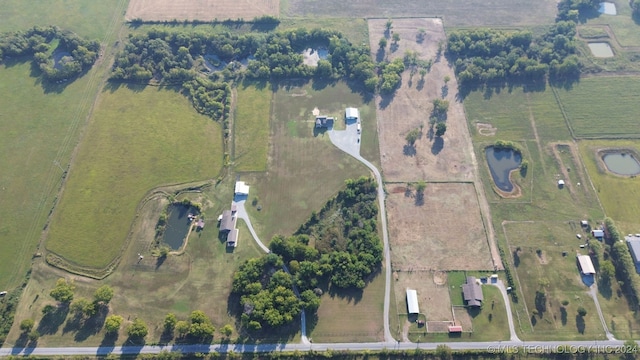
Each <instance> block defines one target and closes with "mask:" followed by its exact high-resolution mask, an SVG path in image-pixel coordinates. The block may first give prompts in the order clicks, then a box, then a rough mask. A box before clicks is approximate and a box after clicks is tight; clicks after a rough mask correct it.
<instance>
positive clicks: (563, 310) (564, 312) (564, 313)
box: [560, 306, 567, 326]
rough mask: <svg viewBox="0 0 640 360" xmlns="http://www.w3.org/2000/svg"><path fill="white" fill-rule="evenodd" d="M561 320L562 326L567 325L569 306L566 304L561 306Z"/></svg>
mask: <svg viewBox="0 0 640 360" xmlns="http://www.w3.org/2000/svg"><path fill="white" fill-rule="evenodd" d="M560 321H561V322H562V326H565V325H567V308H565V307H564V306H560Z"/></svg>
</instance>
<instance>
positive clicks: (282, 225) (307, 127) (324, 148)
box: [243, 83, 377, 242]
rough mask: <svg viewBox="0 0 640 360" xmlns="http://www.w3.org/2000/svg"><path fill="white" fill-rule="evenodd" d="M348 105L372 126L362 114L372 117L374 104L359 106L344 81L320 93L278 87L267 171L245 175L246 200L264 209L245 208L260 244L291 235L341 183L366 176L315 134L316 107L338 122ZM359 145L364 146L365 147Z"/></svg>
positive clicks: (323, 136) (324, 135)
mask: <svg viewBox="0 0 640 360" xmlns="http://www.w3.org/2000/svg"><path fill="white" fill-rule="evenodd" d="M347 104H354V105H357V106H359V107H360V109H361V114H363V115H362V117H363V124H364V123H366V121H369V122H370V124H368V126H375V124H372V123H373V122H374V121H371V120H369V119H372V118H371V117H367V118H366V119H367V120H364V119H365V115H364V114H365V113H366V114H368V115H367V116H370V114H375V112H374V111H373V109H372V108H370V107H372V105H371V104H362V100H361V99H360V96H359V95H358V94H356V93H352V92H351V91H350V90H349V88H348V87H347V86H346V85H344V84H342V83H338V84H337V85H336V86H330V87H326V88H324V89H314V88H313V87H312V86H311V85H310V84H307V85H305V86H304V87H298V86H289V87H281V88H280V89H279V90H278V91H277V92H276V94H275V100H274V107H275V108H274V112H273V113H274V115H273V119H272V120H271V125H270V126H271V129H270V133H271V139H270V149H269V156H270V162H269V167H268V169H267V172H265V173H262V174H258V173H254V174H248V175H246V176H243V180H246V181H248V183H249V185H251V192H250V193H249V200H250V201H249V202H253V200H254V198H256V197H257V200H258V201H257V205H261V206H262V208H261V210H260V211H258V210H257V206H248V211H249V213H250V215H251V219H252V223H253V225H254V227H255V228H256V231H257V232H258V235H259V236H260V238H261V239H262V240H263V241H266V242H268V241H269V240H270V239H271V238H272V237H273V235H275V234H284V235H289V234H291V233H293V232H294V231H295V230H296V229H297V228H298V227H299V226H300V225H301V224H302V223H303V222H304V221H306V220H307V219H308V217H309V216H311V212H312V211H319V210H320V208H321V207H322V206H323V205H324V203H325V202H326V201H327V200H328V199H329V198H330V197H331V196H334V195H335V194H336V193H337V192H338V191H339V190H340V189H341V188H342V187H343V186H344V180H346V179H349V178H355V177H359V176H361V175H367V174H368V173H369V172H368V170H367V169H366V168H365V167H364V165H362V164H360V163H359V162H357V161H356V160H355V159H353V158H351V157H350V156H348V155H346V154H344V153H343V152H341V151H340V150H338V149H337V148H336V147H335V146H333V144H331V142H330V140H329V135H328V134H327V133H326V132H317V131H316V132H315V133H314V126H315V125H314V122H313V120H314V119H315V117H314V116H313V115H312V113H311V111H312V110H313V109H314V107H316V106H317V107H318V108H319V110H320V112H321V113H322V114H327V115H332V116H335V117H337V121H341V120H340V119H342V114H343V112H344V108H345V107H346V105H347ZM362 141H363V144H362V146H363V148H364V147H365V145H366V143H365V142H364V141H365V140H364V139H363V140H362ZM376 144H377V143H376ZM371 148H372V147H371ZM370 151H372V152H373V149H371V150H370ZM363 153H364V149H363Z"/></svg>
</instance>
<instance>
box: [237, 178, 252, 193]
mask: <svg viewBox="0 0 640 360" xmlns="http://www.w3.org/2000/svg"><path fill="white" fill-rule="evenodd" d="M235 194H236V195H249V185H247V184H245V183H244V181H236V191H235Z"/></svg>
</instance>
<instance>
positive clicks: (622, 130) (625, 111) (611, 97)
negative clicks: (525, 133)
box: [557, 44, 640, 138]
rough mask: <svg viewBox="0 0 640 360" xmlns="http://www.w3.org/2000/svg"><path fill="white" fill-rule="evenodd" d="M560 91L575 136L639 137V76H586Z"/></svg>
mask: <svg viewBox="0 0 640 360" xmlns="http://www.w3.org/2000/svg"><path fill="white" fill-rule="evenodd" d="M639 45H640V44H639ZM557 92H558V95H559V97H560V100H561V101H562V105H563V107H564V109H565V111H566V113H567V116H568V118H569V121H570V123H571V126H572V127H573V131H574V133H575V135H576V137H587V138H594V137H596V138H597V137H618V138H629V137H634V138H638V137H640V126H638V103H640V77H634V76H628V77H623V76H615V77H591V78H584V79H581V80H580V83H578V84H576V85H574V86H573V89H571V90H564V89H557Z"/></svg>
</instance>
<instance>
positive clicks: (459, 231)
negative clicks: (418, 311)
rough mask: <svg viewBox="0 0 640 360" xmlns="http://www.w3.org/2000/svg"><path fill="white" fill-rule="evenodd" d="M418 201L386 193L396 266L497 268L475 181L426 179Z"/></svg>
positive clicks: (395, 267)
mask: <svg viewBox="0 0 640 360" xmlns="http://www.w3.org/2000/svg"><path fill="white" fill-rule="evenodd" d="M413 194H415V192H414V193H413ZM416 200H417V199H416V198H415V196H407V195H406V194H405V193H394V192H391V193H390V194H389V195H388V197H387V212H388V218H389V235H390V246H391V262H392V266H393V269H394V270H403V271H410V270H413V271H417V270H493V268H494V267H493V263H492V260H491V255H490V252H489V245H488V242H487V235H486V233H485V229H484V225H483V223H482V218H481V216H480V208H479V206H478V200H477V196H476V191H475V188H474V185H473V184H472V183H428V184H427V187H426V189H425V191H424V195H423V198H422V201H423V205H417V204H416ZM429 281H430V282H433V281H432V279H431V278H430V279H429Z"/></svg>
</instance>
